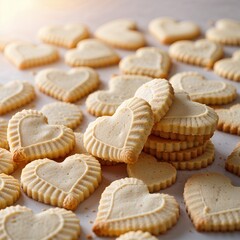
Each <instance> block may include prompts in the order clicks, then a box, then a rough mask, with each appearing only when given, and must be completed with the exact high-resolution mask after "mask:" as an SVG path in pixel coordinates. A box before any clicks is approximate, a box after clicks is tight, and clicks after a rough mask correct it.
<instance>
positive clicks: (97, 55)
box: [65, 39, 120, 67]
mask: <svg viewBox="0 0 240 240" xmlns="http://www.w3.org/2000/svg"><path fill="white" fill-rule="evenodd" d="M119 60H120V58H119V56H118V54H117V53H116V52H115V51H114V50H113V49H112V48H111V47H109V46H108V45H106V44H104V43H103V42H100V41H99V40H97V39H85V40H83V41H81V42H80V43H78V45H77V48H76V49H71V50H68V51H67V53H66V55H65V62H66V63H67V64H68V65H70V66H72V67H79V66H87V67H106V66H109V65H114V64H117V63H118V62H119Z"/></svg>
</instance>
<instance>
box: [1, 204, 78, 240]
mask: <svg viewBox="0 0 240 240" xmlns="http://www.w3.org/2000/svg"><path fill="white" fill-rule="evenodd" d="M0 228H1V232H0V239H6V240H19V239H34V240H44V239H66V240H77V239H78V236H79V235H80V225H79V219H78V218H77V216H76V215H75V214H74V213H73V212H71V211H67V210H65V209H60V208H51V209H48V210H45V211H43V212H41V213H38V214H36V215H35V214H34V213H33V212H32V210H31V209H29V208H26V207H22V206H19V205H17V206H12V207H8V208H6V209H4V210H2V211H0Z"/></svg>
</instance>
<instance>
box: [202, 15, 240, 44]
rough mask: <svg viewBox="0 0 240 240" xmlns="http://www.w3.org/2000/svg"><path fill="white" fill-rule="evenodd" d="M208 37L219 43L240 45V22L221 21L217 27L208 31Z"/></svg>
mask: <svg viewBox="0 0 240 240" xmlns="http://www.w3.org/2000/svg"><path fill="white" fill-rule="evenodd" d="M206 37H207V38H208V39H209V40H212V41H215V42H218V43H223V44H229V45H240V21H236V20H233V19H220V20H218V21H217V22H216V25H215V27H213V28H210V29H208V30H207V32H206Z"/></svg>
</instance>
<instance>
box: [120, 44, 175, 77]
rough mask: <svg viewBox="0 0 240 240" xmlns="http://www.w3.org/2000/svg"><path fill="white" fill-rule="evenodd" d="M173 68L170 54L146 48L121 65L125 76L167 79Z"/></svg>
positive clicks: (123, 60) (125, 59)
mask: <svg viewBox="0 0 240 240" xmlns="http://www.w3.org/2000/svg"><path fill="white" fill-rule="evenodd" d="M170 67H171V61H170V58H169V56H168V54H167V53H166V52H164V51H162V50H160V49H159V48H154V47H145V48H141V49H139V50H137V52H136V54H135V55H130V56H127V57H125V58H123V59H122V60H121V62H120V63H119V68H120V70H121V71H122V72H123V73H125V74H136V75H146V76H149V77H153V78H165V77H167V75H168V72H169V70H170Z"/></svg>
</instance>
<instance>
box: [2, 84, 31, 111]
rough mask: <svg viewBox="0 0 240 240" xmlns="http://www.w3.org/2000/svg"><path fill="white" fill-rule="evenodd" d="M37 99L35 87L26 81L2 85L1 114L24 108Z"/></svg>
mask: <svg viewBox="0 0 240 240" xmlns="http://www.w3.org/2000/svg"><path fill="white" fill-rule="evenodd" d="M35 97H36V95H35V91H34V87H33V86H32V85H31V84H30V83H28V82H24V81H18V80H16V81H11V82H8V83H5V84H3V85H2V84H0V114H5V113H7V112H9V111H11V110H14V109H16V108H18V107H21V106H24V105H25V104H27V103H29V102H31V101H32V100H33V99H34V98H35Z"/></svg>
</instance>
